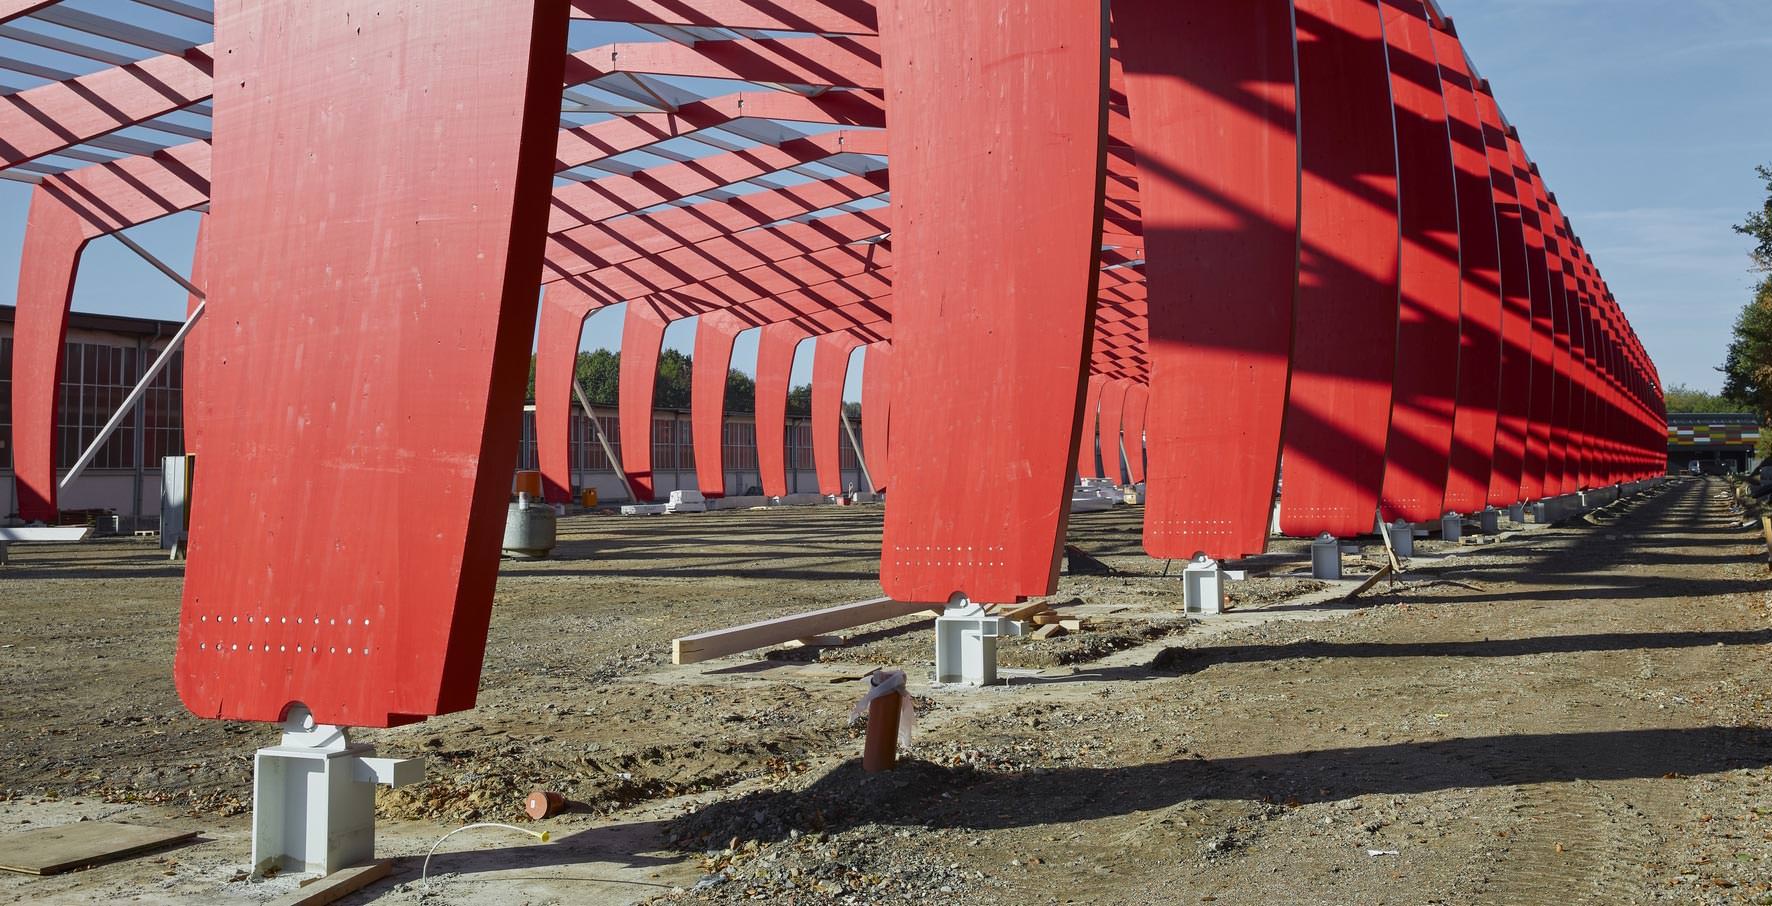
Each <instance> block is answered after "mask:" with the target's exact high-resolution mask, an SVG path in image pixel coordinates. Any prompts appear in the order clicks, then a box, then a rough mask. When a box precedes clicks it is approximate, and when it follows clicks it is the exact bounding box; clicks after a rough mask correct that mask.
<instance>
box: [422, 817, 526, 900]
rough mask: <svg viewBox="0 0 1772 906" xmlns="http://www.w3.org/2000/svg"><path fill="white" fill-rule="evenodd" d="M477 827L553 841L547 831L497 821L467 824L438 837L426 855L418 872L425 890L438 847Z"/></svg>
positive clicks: (428, 884) (427, 887)
mask: <svg viewBox="0 0 1772 906" xmlns="http://www.w3.org/2000/svg"><path fill="white" fill-rule="evenodd" d="M476 827H502V828H504V829H505V830H514V831H516V832H517V833H519V834H528V835H529V836H531V837H534V838H535V839H537V840H540V841H541V842H543V843H546V842H548V841H549V840H550V839H552V837H551V835H550V834H549V833H548V832H547V831H532V830H529V829H527V828H522V827H518V826H516V825H514V824H500V823H498V822H497V821H482V822H480V823H479V824H466V825H463V826H461V827H458V828H456V829H455V830H452V831H450V832H449V833H447V834H444V835H443V836H441V837H438V838H437V842H435V843H432V844H431V851H430V852H428V853H425V864H424V867H423V868H421V869H419V872H418V882H419V883H420V884H423V885H424V888H425V890H427V891H428V890H430V889H431V877H430V876H431V857H432V856H434V855H436V854H437V847H439V846H442V845H443V841H444V840H447V839H449V838H450V837H453V836H455V835H456V834H459V833H461V832H462V831H465V830H473V829H474V828H476Z"/></svg>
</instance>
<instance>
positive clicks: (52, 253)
mask: <svg viewBox="0 0 1772 906" xmlns="http://www.w3.org/2000/svg"><path fill="white" fill-rule="evenodd" d="M86 243H87V233H86V230H85V224H84V222H83V221H82V220H81V218H80V217H79V215H77V214H75V213H74V211H73V210H72V209H71V208H69V207H68V206H67V205H66V204H64V203H63V202H62V201H61V199H59V198H57V197H55V196H54V195H51V194H49V193H47V192H45V191H43V190H42V189H41V188H39V189H37V190H36V191H34V192H32V193H31V207H30V211H29V213H28V214H27V215H26V219H25V243H24V252H23V255H22V256H21V257H20V259H19V274H18V297H17V305H18V311H17V312H16V314H15V316H14V317H15V321H14V323H13V328H12V350H13V358H12V378H13V382H12V424H13V430H12V434H13V449H12V468H13V473H14V476H15V478H14V481H15V483H16V485H17V488H18V514H19V516H20V517H21V518H23V519H24V520H25V521H26V522H39V521H41V522H47V523H49V524H51V525H54V524H56V520H57V517H58V514H59V508H58V505H57V495H56V468H55V463H56V455H57V452H58V450H59V449H60V446H61V445H60V443H59V440H60V437H59V434H60V432H59V431H58V430H56V421H57V419H56V410H57V408H58V403H59V402H60V399H59V398H60V396H61V374H62V358H63V351H64V349H65V348H66V342H67V334H68V305H69V303H70V302H71V301H72V300H73V297H74V276H75V274H76V273H77V272H78V270H79V267H80V253H81V252H82V251H84V250H85V248H86Z"/></svg>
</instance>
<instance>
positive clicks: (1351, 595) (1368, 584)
mask: <svg viewBox="0 0 1772 906" xmlns="http://www.w3.org/2000/svg"><path fill="white" fill-rule="evenodd" d="M1390 574H1391V568H1390V565H1389V564H1386V565H1385V566H1384V567H1383V568H1382V569H1380V570H1379V571H1378V572H1375V573H1373V574H1372V576H1371V577H1370V578H1368V579H1367V580H1366V581H1364V582H1361V583H1360V587H1358V588H1356V589H1354V590H1353V591H1350V592H1348V593H1347V596H1346V597H1344V598H1342V600H1344V601H1352V600H1353V599H1355V598H1357V597H1359V596H1360V595H1363V594H1365V593H1366V592H1367V591H1369V590H1371V588H1372V586H1374V585H1377V584H1378V581H1379V580H1380V579H1383V578H1384V577H1385V576H1388V575H1390Z"/></svg>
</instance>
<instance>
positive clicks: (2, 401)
mask: <svg viewBox="0 0 1772 906" xmlns="http://www.w3.org/2000/svg"><path fill="white" fill-rule="evenodd" d="M13 314H14V309H13V308H12V306H0V514H5V515H8V516H10V515H13V514H16V513H17V511H18V489H17V487H15V486H14V483H13V472H12V332H13ZM178 328H179V322H177V321H157V320H152V319H147V318H123V317H116V316H113V315H93V314H82V313H79V312H76V313H74V314H72V315H71V316H70V317H69V320H68V341H67V350H66V353H65V356H64V358H63V361H62V396H61V411H60V414H59V416H58V424H57V428H58V431H59V434H60V436H59V438H58V444H59V449H58V451H57V454H56V455H57V463H56V467H57V468H58V469H62V470H65V469H67V468H69V467H71V466H72V465H73V464H74V461H75V460H76V459H78V458H80V454H81V452H82V451H84V450H85V449H86V445H87V444H88V443H90V442H91V441H92V439H93V438H94V437H96V436H98V430H99V428H101V427H103V426H104V424H105V422H106V421H107V420H109V419H110V417H111V415H112V413H114V412H116V411H117V408H118V406H120V405H122V403H123V398H124V397H125V396H127V395H128V394H129V391H130V389H131V388H133V387H134V386H135V383H136V381H137V380H139V379H140V377H141V374H142V371H143V370H144V369H146V368H147V367H148V366H149V365H152V364H153V362H154V358H155V357H156V356H158V355H159V352H160V350H161V349H162V348H164V347H165V345H166V342H167V341H168V340H170V339H171V338H172V335H173V334H174V333H176V332H177V331H178ZM183 359H184V354H183V353H174V354H173V360H172V362H171V364H170V365H169V366H168V367H167V368H166V369H165V370H164V371H162V372H161V373H160V376H159V377H158V378H156V379H155V383H154V386H153V387H151V388H150V389H149V390H148V392H147V394H146V395H145V396H144V397H143V398H142V400H141V402H139V403H138V404H137V405H136V407H135V411H134V412H132V413H130V415H129V418H128V419H127V420H126V421H124V423H123V424H122V426H121V427H119V428H118V429H117V432H116V433H115V434H113V435H111V439H110V440H109V441H107V442H106V443H105V446H104V448H103V449H101V450H100V451H99V454H98V457H97V458H96V459H94V460H93V461H92V465H90V466H88V467H87V469H86V471H85V473H83V474H82V475H81V476H80V478H79V479H78V480H77V481H75V482H74V484H73V485H72V486H71V487H69V488H68V489H67V490H66V491H64V492H62V497H61V505H62V508H63V510H65V511H77V510H101V511H108V512H111V513H115V514H117V515H118V516H119V517H120V519H119V527H120V528H122V529H124V530H131V529H133V528H137V527H140V528H152V527H155V526H158V525H159V521H160V459H161V457H163V456H176V455H178V454H181V453H183V452H184V449H185V438H184V418H183V406H184V399H183V392H182V388H183V386H184V367H183V364H184V363H183Z"/></svg>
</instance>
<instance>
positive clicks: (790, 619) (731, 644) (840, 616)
mask: <svg viewBox="0 0 1772 906" xmlns="http://www.w3.org/2000/svg"><path fill="white" fill-rule="evenodd" d="M927 609H929V605H928V604H906V603H904V602H902V601H894V600H892V599H891V598H869V599H868V600H866V601H857V602H855V603H853V604H839V605H837V606H836V607H826V608H825V609H823V610H814V611H811V612H810V613H800V614H794V615H793V616H786V617H777V618H775V619H773V620H762V621H759V622H756V623H746V624H745V625H743V626H733V627H731V628H729V629H716V630H713V631H712V632H703V633H698V634H696V635H687V636H684V637H682V638H680V639H675V640H673V641H672V642H671V663H673V664H699V663H701V662H702V661H707V660H712V659H714V658H717V657H722V656H724V655H728V654H737V653H739V652H741V651H752V650H755V649H757V648H766V647H768V646H770V645H783V644H786V643H788V642H792V641H795V640H798V639H804V638H809V637H811V636H818V635H826V634H828V633H833V632H840V631H842V630H845V629H853V628H855V627H857V626H864V625H866V624H868V623H877V622H879V621H881V620H890V619H892V618H893V617H903V616H909V615H911V614H913V613H916V612H918V611H920V610H927Z"/></svg>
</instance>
